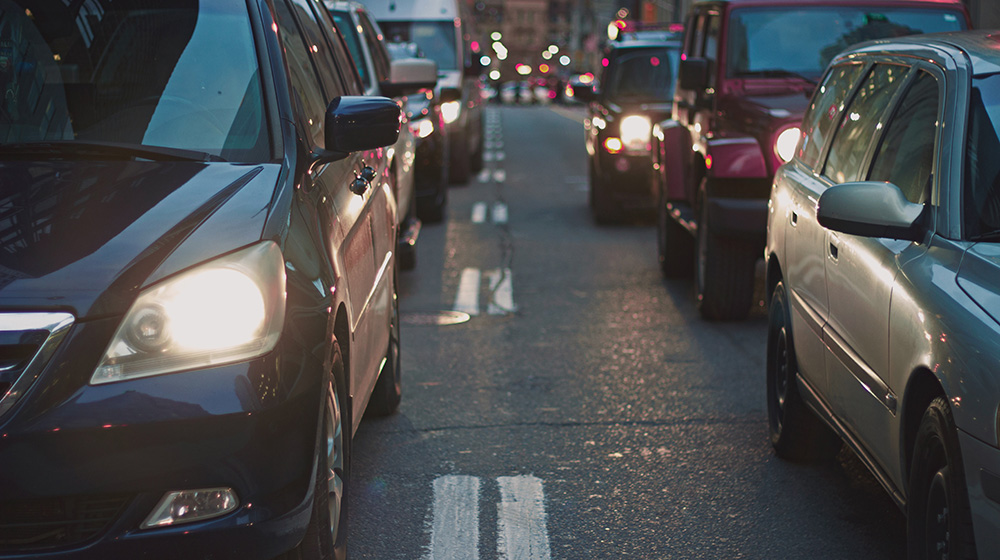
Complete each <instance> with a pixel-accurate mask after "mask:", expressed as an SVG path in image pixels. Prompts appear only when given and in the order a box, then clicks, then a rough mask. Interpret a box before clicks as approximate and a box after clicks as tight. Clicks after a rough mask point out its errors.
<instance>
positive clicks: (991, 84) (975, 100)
mask: <svg viewBox="0 0 1000 560" xmlns="http://www.w3.org/2000/svg"><path fill="white" fill-rule="evenodd" d="M968 126H969V128H968V130H967V131H966V135H967V136H968V142H967V144H966V153H965V185H964V187H965V189H964V191H963V193H962V194H963V198H964V201H963V206H964V209H965V227H966V230H967V231H966V233H967V235H969V236H972V235H978V234H981V233H989V232H994V231H997V230H1000V157H997V154H1000V74H994V75H992V76H986V77H983V78H976V79H974V80H972V95H971V98H970V106H969V125H968Z"/></svg>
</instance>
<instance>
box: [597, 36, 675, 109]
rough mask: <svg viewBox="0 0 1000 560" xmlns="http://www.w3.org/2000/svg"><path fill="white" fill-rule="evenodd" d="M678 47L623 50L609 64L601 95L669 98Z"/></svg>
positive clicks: (622, 99)
mask: <svg viewBox="0 0 1000 560" xmlns="http://www.w3.org/2000/svg"><path fill="white" fill-rule="evenodd" d="M678 57H679V49H667V48H663V49H642V50H635V51H634V52H623V53H621V54H620V55H619V56H618V57H617V58H616V59H615V62H614V64H613V65H612V66H611V67H610V68H609V72H608V76H607V78H605V86H604V87H605V90H604V95H605V96H606V97H607V98H608V99H613V100H616V101H619V102H630V101H639V102H655V101H664V102H666V101H670V100H672V99H673V97H674V77H675V76H676V73H675V69H676V68H677V64H678Z"/></svg>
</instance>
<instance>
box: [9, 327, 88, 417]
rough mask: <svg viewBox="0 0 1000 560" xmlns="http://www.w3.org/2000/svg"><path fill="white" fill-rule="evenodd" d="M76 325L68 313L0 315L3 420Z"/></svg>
mask: <svg viewBox="0 0 1000 560" xmlns="http://www.w3.org/2000/svg"><path fill="white" fill-rule="evenodd" d="M72 325H73V316H72V315H70V314H68V313H0V418H2V417H3V416H4V414H5V413H6V412H7V411H9V410H10V409H11V407H13V406H14V404H15V403H16V402H17V401H18V399H20V398H21V396H23V395H24V392H25V391H27V390H28V387H30V386H31V384H32V383H34V381H35V379H36V378H37V377H38V374H39V373H40V372H41V371H42V368H44V367H45V364H46V363H47V362H48V361H49V358H51V357H52V353H53V352H55V349H56V347H58V346H59V343H60V342H61V341H62V339H63V337H64V336H65V335H66V332H67V331H69V328H70V326H72Z"/></svg>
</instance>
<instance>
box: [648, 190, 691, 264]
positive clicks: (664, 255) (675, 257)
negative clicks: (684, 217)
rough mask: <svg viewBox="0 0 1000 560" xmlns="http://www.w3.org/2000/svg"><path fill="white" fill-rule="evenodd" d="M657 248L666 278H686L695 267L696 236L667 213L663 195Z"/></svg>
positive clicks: (658, 221) (657, 212)
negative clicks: (692, 235)
mask: <svg viewBox="0 0 1000 560" xmlns="http://www.w3.org/2000/svg"><path fill="white" fill-rule="evenodd" d="M656 249H657V257H658V258H659V261H660V272H661V273H663V277H664V278H684V277H686V276H689V275H690V274H691V272H692V269H693V268H694V238H693V237H691V234H690V233H689V232H688V230H686V229H684V227H683V226H682V225H680V224H679V223H677V220H675V219H674V218H673V216H671V215H669V214H667V201H666V200H664V197H663V196H660V200H659V202H658V203H657V209H656Z"/></svg>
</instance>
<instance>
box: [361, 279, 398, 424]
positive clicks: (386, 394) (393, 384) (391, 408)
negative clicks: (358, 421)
mask: <svg viewBox="0 0 1000 560" xmlns="http://www.w3.org/2000/svg"><path fill="white" fill-rule="evenodd" d="M399 331H400V329H399V296H398V293H397V291H396V281H395V278H393V282H392V320H391V322H390V324H389V345H388V347H387V348H386V350H385V366H384V367H383V368H382V371H381V372H380V373H379V376H378V381H376V382H375V388H374V389H373V390H372V396H371V400H369V401H368V409H367V412H368V413H370V414H372V415H374V416H389V415H391V414H395V412H396V411H397V410H399V402H400V400H402V396H403V385H402V377H401V375H400V373H401V370H400V360H399Z"/></svg>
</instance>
